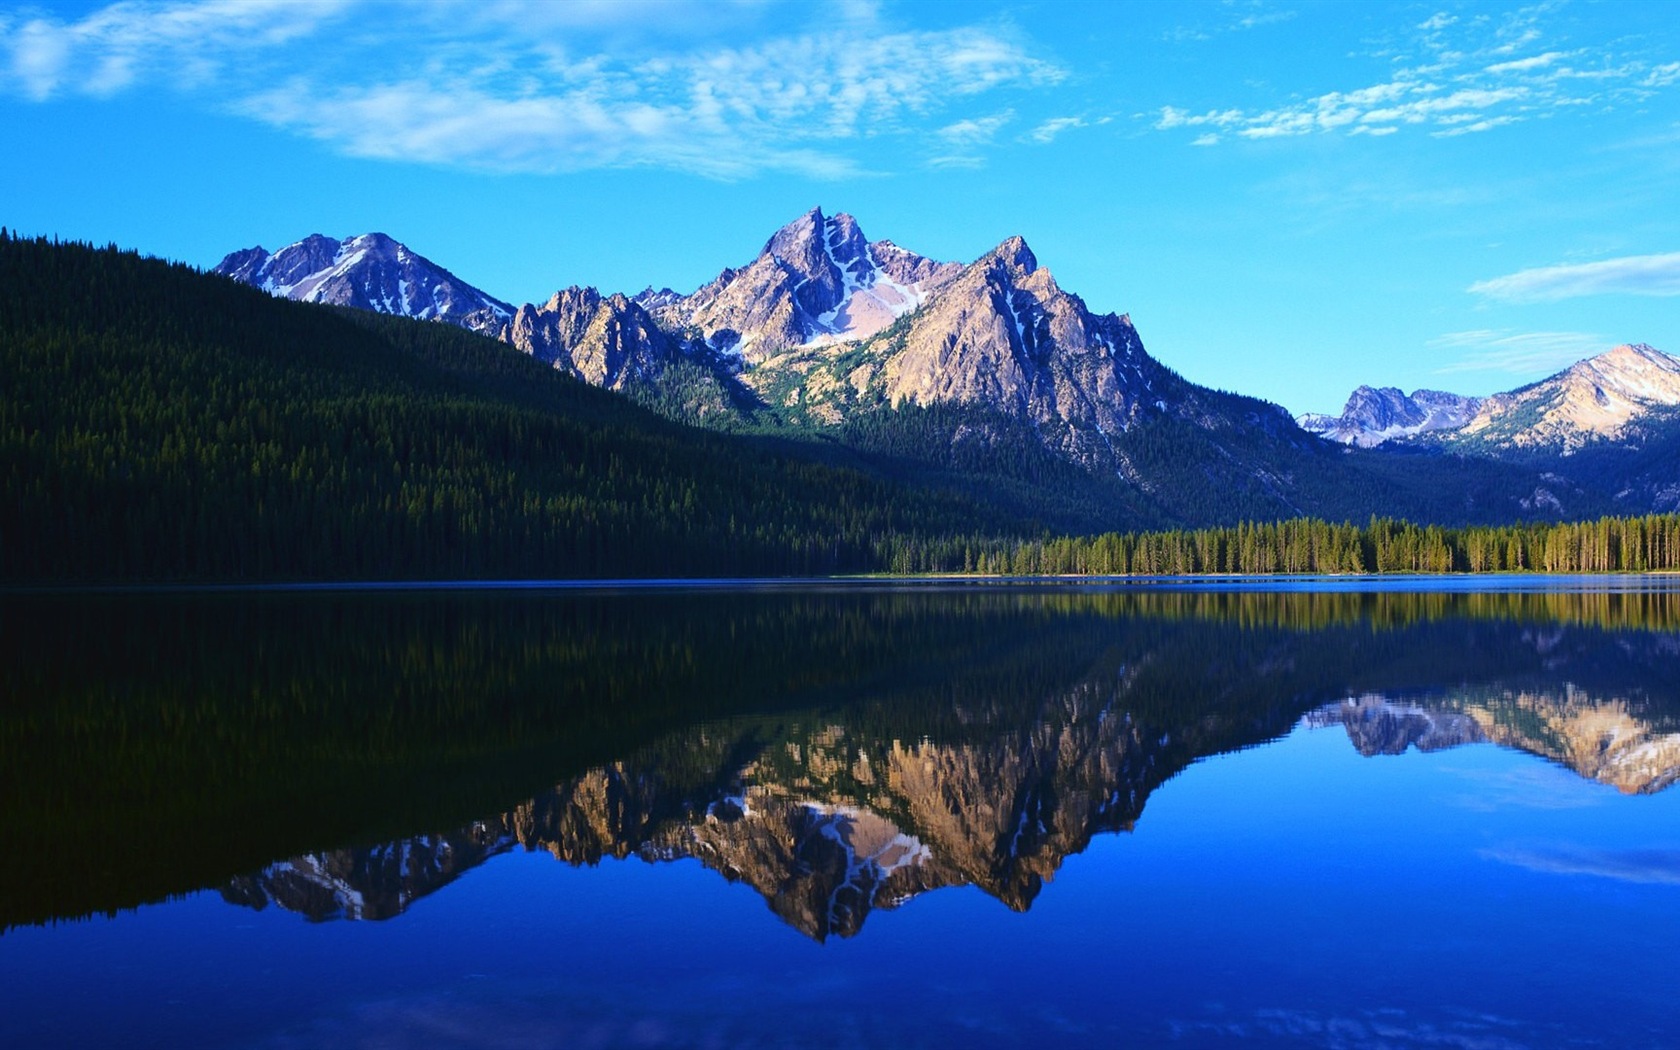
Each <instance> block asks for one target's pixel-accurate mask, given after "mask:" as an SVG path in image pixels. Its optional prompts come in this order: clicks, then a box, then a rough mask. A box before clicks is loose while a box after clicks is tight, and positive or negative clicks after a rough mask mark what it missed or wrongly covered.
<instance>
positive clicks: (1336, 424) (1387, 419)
mask: <svg viewBox="0 0 1680 1050" xmlns="http://www.w3.org/2000/svg"><path fill="white" fill-rule="evenodd" d="M1481 405H1482V399H1481V398H1476V397H1463V396H1461V395H1459V394H1449V393H1445V392H1443V391H1440V390H1414V391H1413V392H1412V393H1411V394H1410V395H1407V394H1406V393H1404V392H1402V391H1401V390H1400V389H1399V388H1398V387H1392V386H1386V387H1382V388H1381V389H1372V388H1371V387H1368V386H1362V387H1360V388H1359V389H1357V390H1355V391H1354V392H1353V393H1352V394H1351V395H1350V396H1349V397H1348V400H1347V404H1346V405H1345V406H1344V407H1343V408H1342V414H1341V415H1339V416H1326V415H1319V414H1316V413H1310V412H1309V413H1307V414H1305V415H1302V416H1299V417H1298V418H1297V422H1298V423H1300V425H1301V429H1303V430H1306V431H1309V432H1311V433H1314V434H1318V435H1320V436H1321V437H1326V438H1329V439H1330V440H1331V441H1337V442H1340V443H1341V444H1344V445H1358V446H1359V447H1361V448H1374V447H1375V446H1377V445H1380V444H1382V443H1383V442H1384V441H1389V440H1391V439H1394V438H1406V437H1415V436H1416V435H1418V434H1427V433H1430V432H1432V431H1436V430H1457V429H1459V428H1461V427H1463V426H1464V425H1465V424H1467V423H1469V422H1470V420H1471V419H1472V418H1474V417H1475V415H1476V411H1477V410H1478V409H1479V408H1481Z"/></svg>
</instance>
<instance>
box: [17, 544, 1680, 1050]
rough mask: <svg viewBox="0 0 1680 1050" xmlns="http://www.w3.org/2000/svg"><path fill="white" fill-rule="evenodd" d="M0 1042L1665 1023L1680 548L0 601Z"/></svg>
mask: <svg viewBox="0 0 1680 1050" xmlns="http://www.w3.org/2000/svg"><path fill="white" fill-rule="evenodd" d="M0 649H3V652H0V680H3V682H4V687H3V690H0V697H3V700H0V703H3V705H4V706H3V708H0V814H3V815H4V820H3V822H0V827H3V830H4V853H3V860H0V865H3V867H0V930H3V931H4V932H3V933H0V1046H5V1047H17V1048H25V1047H241V1048H295V1047H350V1048H373V1047H379V1048H405V1047H415V1048H419V1047H426V1048H436V1047H441V1048H452V1047H494V1048H525V1047H783V1046H788V1047H806V1046H811V1047H840V1046H844V1047H851V1046H866V1045H867V1046H874V1047H944V1046H961V1047H1014V1046H1070V1047H1125V1046H1189V1047H1197V1046H1243V1047H1247V1046H1254V1047H1384V1048H1411V1047H1428V1048H1438V1047H1448V1048H1477V1050H1507V1048H1515V1047H1618V1048H1621V1047H1674V1046H1677V1045H1680V1005H1677V1000H1676V996H1675V985H1673V984H1671V983H1670V982H1671V981H1674V980H1675V974H1676V973H1680V790H1672V785H1673V784H1674V782H1675V781H1676V779H1677V778H1680V579H1677V578H1675V577H1493V578H1474V579H1465V578H1457V579H1444V578H1422V579H1400V580H1394V579H1383V580H1369V579H1295V580H1289V579H1281V580H1280V579H1270V580H1233V581H1195V582H1186V581H1171V580H1150V581H1118V580H1113V581H1100V580H1099V581H1064V582H1030V581H988V582H981V581H914V582H909V581H879V582H844V583H825V582H810V583H794V582H783V583H766V584H758V585H754V584H742V583H716V584H699V585H683V584H669V585H661V584H643V585H622V586H613V585H600V586H554V585H542V584H532V585H519V586H501V587H489V588H482V587H470V586H463V587H454V588H451V587H416V588H396V589H356V588H342V589H335V588H319V589H297V590H267V591H255V592H253V591H225V592H165V593H115V594H77V595H62V594H60V595H42V594H33V595H25V594H13V595H9V596H5V597H0Z"/></svg>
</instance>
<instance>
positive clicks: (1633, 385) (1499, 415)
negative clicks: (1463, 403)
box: [1451, 343, 1680, 456]
mask: <svg viewBox="0 0 1680 1050" xmlns="http://www.w3.org/2000/svg"><path fill="white" fill-rule="evenodd" d="M1676 406H1680V359H1676V358H1673V357H1670V356H1669V355H1668V354H1665V353H1663V352H1662V351H1660V350H1657V349H1655V348H1653V347H1650V346H1646V345H1645V344H1643V343H1637V344H1631V345H1624V346H1618V347H1616V348H1615V349H1613V350H1610V351H1608V352H1606V353H1603V354H1600V355H1598V356H1597V357H1592V358H1588V359H1587V360H1585V361H1580V362H1577V363H1576V364H1574V365H1571V366H1570V367H1569V368H1567V369H1565V370H1564V371H1562V372H1559V373H1558V374H1557V375H1554V376H1552V377H1550V378H1549V379H1544V380H1541V381H1540V382H1538V383H1534V384H1532V385H1530V386H1526V387H1523V388H1521V389H1519V390H1513V391H1511V392H1509V393H1505V394H1495V395H1493V396H1492V397H1490V398H1488V399H1487V400H1486V401H1485V402H1483V404H1482V406H1481V408H1480V410H1479V411H1477V413H1476V414H1475V416H1474V417H1473V418H1472V419H1471V420H1470V421H1469V422H1468V423H1466V424H1465V426H1464V427H1463V428H1462V429H1460V430H1458V431H1457V432H1456V433H1454V434H1452V435H1451V441H1452V442H1453V443H1454V444H1456V445H1457V446H1459V447H1493V448H1505V449H1533V448H1550V449H1555V450H1557V451H1558V452H1560V453H1562V454H1563V455H1566V456H1567V455H1570V454H1571V453H1573V452H1575V451H1577V450H1579V449H1580V448H1581V447H1582V446H1584V445H1585V444H1586V443H1588V442H1589V441H1592V440H1593V439H1595V438H1603V439H1606V440H1612V441H1614V440H1618V439H1621V438H1625V437H1627V436H1628V434H1629V431H1630V430H1632V429H1634V428H1636V427H1637V426H1638V425H1639V424H1640V423H1641V422H1643V421H1645V420H1646V419H1648V418H1649V417H1651V416H1652V414H1653V413H1655V412H1658V411H1660V410H1663V409H1672V408H1674V407H1676Z"/></svg>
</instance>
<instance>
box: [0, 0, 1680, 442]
mask: <svg viewBox="0 0 1680 1050" xmlns="http://www.w3.org/2000/svg"><path fill="white" fill-rule="evenodd" d="M0 133H3V136H4V147H5V148H4V149H3V150H0V224H5V225H8V226H10V227H12V228H13V229H15V230H18V231H21V232H24V233H28V234H55V235H58V236H62V237H66V238H76V239H85V240H92V241H96V242H98V243H105V242H109V241H115V242H117V243H119V244H121V245H123V246H125V247H133V248H138V249H140V250H141V251H143V252H146V253H149V254H154V255H159V256H164V257H167V258H172V259H180V260H184V261H186V262H189V263H192V264H194V265H198V266H202V267H209V266H213V265H214V264H215V263H216V262H217V260H218V259H220V257H221V256H222V255H223V254H225V253H226V252H229V251H232V250H234V249H236V248H242V247H248V246H250V245H254V244H261V245H263V246H265V247H268V248H270V249H273V248H278V247H280V246H281V245H284V244H287V243H289V242H291V241H295V240H298V239H299V238H301V237H303V236H305V235H307V234H309V233H313V232H322V233H328V234H332V235H334V236H348V235H350V234H354V233H362V232H367V231H369V230H381V231H384V232H386V233H389V234H391V235H392V236H394V237H396V238H398V239H399V240H402V241H404V242H406V243H407V244H409V245H410V246H411V247H412V248H414V249H415V250H416V251H418V252H420V253H421V254H423V255H426V256H428V257H430V258H432V259H433V260H434V261H436V262H438V263H441V264H442V265H444V266H446V267H448V268H450V269H452V270H454V271H455V272H456V273H457V274H458V275H460V276H461V277H463V278H464V279H466V280H468V281H470V282H472V283H474V284H476V285H478V286H480V287H482V288H484V289H485V290H486V291H488V292H490V293H491V294H494V295H497V296H500V297H502V298H504V299H509V300H512V301H514V302H516V303H518V302H525V301H538V300H542V299H546V298H547V297H548V296H549V295H551V294H552V293H553V292H554V290H555V289H557V288H560V287H563V286H566V285H570V284H588V285H595V286H597V287H600V288H602V289H604V290H609V291H612V290H623V291H635V290H637V289H639V288H641V287H643V286H644V285H648V284H653V285H656V286H663V285H669V286H671V287H673V288H676V289H678V290H679V291H689V290H692V289H693V288H695V287H696V286H698V285H699V284H701V283H703V282H704V281H706V280H709V279H710V278H711V277H713V276H715V275H716V273H717V271H718V270H720V269H721V268H723V267H724V266H729V265H740V264H742V263H744V262H746V261H748V260H749V259H750V258H751V257H752V256H753V254H754V253H755V252H756V251H757V250H758V248H759V247H760V246H761V245H762V243H763V241H764V240H765V239H766V238H767V237H768V236H769V234H770V233H771V232H772V231H773V230H774V229H775V228H776V227H778V226H780V225H781V224H782V223H784V222H786V221H788V220H789V219H791V218H793V217H794V216H796V215H798V214H800V213H801V212H803V211H805V210H807V209H809V208H810V207H812V206H814V205H818V206H821V207H822V208H823V209H824V210H825V211H829V212H835V211H847V212H850V213H852V214H853V215H855V216H856V217H857V218H858V221H859V222H860V224H861V225H862V227H863V229H864V231H865V233H866V234H867V235H868V236H870V237H871V238H889V239H891V240H893V241H895V242H897V243H899V244H901V245H903V246H905V247H907V248H910V249H912V250H915V251H918V252H921V253H923V254H926V255H931V256H935V257H938V258H944V259H956V260H962V261H968V260H972V259H973V258H975V257H977V256H979V255H981V254H982V253H984V252H985V251H987V250H988V249H990V248H991V247H993V246H994V245H996V244H997V243H998V242H999V241H1002V240H1003V239H1005V238H1006V237H1008V236H1010V235H1012V234H1020V235H1022V236H1024V237H1025V238H1026V239H1027V241H1028V243H1029V244H1031V245H1032V247H1033V249H1034V251H1035V252H1036V254H1037V255H1038V258H1039V261H1040V263H1041V264H1042V265H1045V266H1048V267H1049V268H1050V269H1051V271H1052V272H1053V273H1054V274H1055V275H1056V277H1057V279H1058V281H1059V282H1060V283H1061V285H1062V286H1063V287H1064V288H1066V289H1068V290H1069V291H1072V292H1076V293H1078V294H1079V295H1081V296H1083V297H1084V298H1085V300H1086V301H1087V302H1088V303H1089V304H1090V305H1091V306H1092V307H1093V308H1095V309H1097V310H1101V311H1109V310H1113V311H1122V312H1129V313H1130V314H1131V315H1132V319H1133V321H1134V322H1135V323H1136V324H1137V326H1138V330H1139V333H1140V334H1141V335H1142V337H1143V340H1144V344H1145V346H1146V347H1147V348H1148V349H1149V350H1150V352H1151V353H1152V354H1154V356H1156V357H1157V358H1159V359H1160V360H1161V361H1163V362H1164V363H1165V364H1167V365H1169V366H1170V367H1173V368H1175V369H1177V370H1178V371H1180V372H1182V373H1183V374H1185V375H1186V376H1187V377H1189V378H1190V379H1192V380H1195V381H1197V382H1201V383H1205V384H1208V385H1212V386H1217V387H1220V388H1223V389H1230V390H1237V391H1240V392H1242V393H1247V394H1253V395H1256V396H1260V397H1264V398H1267V399H1269V400H1272V401H1276V402H1278V403H1280V404H1283V405H1285V406H1286V407H1288V408H1289V409H1290V410H1291V411H1295V412H1300V411H1308V410H1312V411H1335V410H1338V409H1339V408H1340V406H1341V403H1342V401H1343V400H1344V399H1345V398H1346V396H1347V394H1348V392H1349V391H1350V390H1351V389H1352V388H1353V387H1354V386H1356V385H1358V384H1360V383H1371V384H1373V385H1394V386H1401V387H1404V388H1405V389H1406V390H1408V391H1410V390H1412V389H1415V388H1418V387H1430V388H1435V389H1447V390H1454V391H1458V392H1461V393H1471V394H1481V393H1488V392H1492V391H1495V390H1501V389H1509V388H1511V387H1513V386H1517V385H1520V384H1522V383H1525V382H1529V381H1532V380H1535V379H1538V378H1541V377H1543V376H1545V375H1548V374H1550V373H1551V372H1554V371H1556V370H1558V369H1559V368H1562V367H1564V366H1566V365H1567V364H1569V363H1570V362H1572V361H1574V360H1577V359H1579V358H1581V357H1585V356H1590V355H1591V354H1593V353H1597V352H1601V351H1603V350H1606V349H1609V348H1610V347H1611V346H1614V345H1615V344H1617V343H1620V342H1630V341H1643V342H1648V343H1650V344H1652V345H1654V346H1656V347H1658V348H1659V349H1662V350H1666V351H1668V352H1670V353H1675V354H1680V18H1675V17H1674V11H1673V8H1672V7H1669V6H1668V5H1664V4H1657V3H1651V4H1601V3H1586V2H1579V0H1574V2H1563V3H1543V4H1538V5H1528V6H1492V5H1459V4H1445V3H1434V2H1425V3H1416V4H1414V3H1401V4H1387V5H1385V4H1359V5H1341V4H1314V3H1286V2H1278V3H1273V2H1269V0H1265V2H1260V0H1256V2H1248V0H1243V2H1214V3H1206V4H1197V5H1178V4H1174V5H1148V4H1105V5H1084V4H1077V3H1054V4H1047V3H1044V4H1041V3H1031V2H1029V3H998V4H987V3H963V4H919V5H911V4H892V3H881V4H873V3H834V4H816V3H778V2H773V0H752V2H741V3H716V2H714V3H689V2H684V0H671V2H666V3H634V2H627V0H620V2H614V3H607V2H601V0H577V2H572V3H513V2H499V0H478V2H471V3H452V2H439V3H434V4H427V5H412V4H393V3H378V2H356V0H247V2H233V0H211V2H203V3H197V2H132V0H131V2H124V3H118V4H111V5H107V4H99V3H77V4H56V5H19V4H12V3H4V2H0Z"/></svg>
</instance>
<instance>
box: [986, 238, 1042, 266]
mask: <svg viewBox="0 0 1680 1050" xmlns="http://www.w3.org/2000/svg"><path fill="white" fill-rule="evenodd" d="M984 259H988V260H989V259H996V260H997V261H998V262H1001V263H1002V264H1003V265H1004V266H1006V267H1008V268H1009V269H1010V270H1011V271H1014V272H1018V273H1019V274H1021V275H1023V276H1025V275H1027V274H1031V273H1032V272H1033V271H1035V270H1037V269H1038V256H1036V255H1034V254H1033V250H1032V249H1031V248H1029V247H1027V242H1026V240H1025V238H1023V237H1021V236H1020V235H1018V234H1017V235H1016V236H1014V237H1010V238H1009V239H1008V240H1006V241H1004V242H1003V243H1002V244H1000V245H998V246H997V247H996V248H993V249H992V250H991V251H989V252H987V253H986V255H985V256H984Z"/></svg>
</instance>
